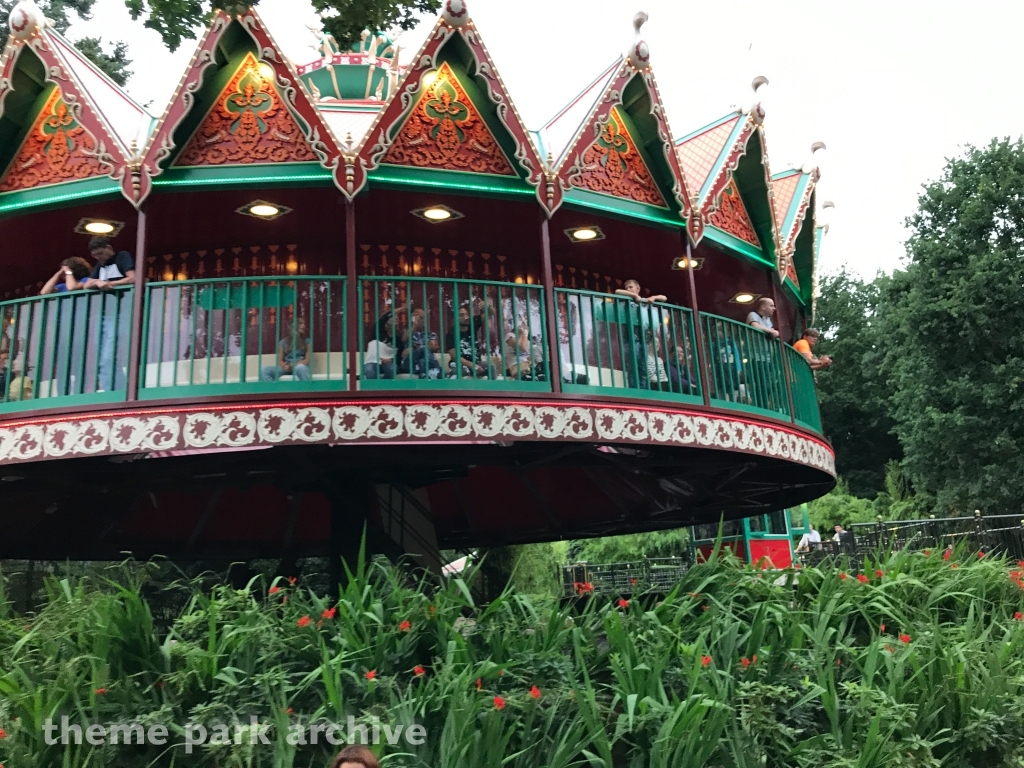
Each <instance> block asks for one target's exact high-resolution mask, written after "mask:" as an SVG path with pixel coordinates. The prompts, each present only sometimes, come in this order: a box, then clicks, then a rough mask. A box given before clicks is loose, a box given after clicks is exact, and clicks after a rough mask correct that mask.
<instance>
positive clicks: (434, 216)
mask: <svg viewBox="0 0 1024 768" xmlns="http://www.w3.org/2000/svg"><path fill="white" fill-rule="evenodd" d="M423 216H424V217H425V218H428V219H430V220H431V221H444V220H445V219H450V218H451V217H452V212H451V211H449V210H448V209H447V208H427V209H426V210H425V211H424V212H423Z"/></svg>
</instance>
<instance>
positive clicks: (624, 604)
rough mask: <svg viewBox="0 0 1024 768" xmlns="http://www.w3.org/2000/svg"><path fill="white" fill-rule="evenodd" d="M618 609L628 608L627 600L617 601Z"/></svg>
mask: <svg viewBox="0 0 1024 768" xmlns="http://www.w3.org/2000/svg"><path fill="white" fill-rule="evenodd" d="M619 608H629V600H623V599H621V598H620V599H619Z"/></svg>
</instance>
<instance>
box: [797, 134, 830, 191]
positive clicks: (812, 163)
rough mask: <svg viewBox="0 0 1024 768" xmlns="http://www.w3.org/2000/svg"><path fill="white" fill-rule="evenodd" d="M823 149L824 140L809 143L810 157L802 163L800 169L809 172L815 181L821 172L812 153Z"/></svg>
mask: <svg viewBox="0 0 1024 768" xmlns="http://www.w3.org/2000/svg"><path fill="white" fill-rule="evenodd" d="M823 149H825V142H823V141H816V142H814V143H813V144H811V159H810V160H808V161H807V162H806V163H804V167H803V168H802V169H801V170H802V171H803V172H804V173H809V174H810V175H811V176H813V177H814V180H815V181H817V180H818V179H819V178H820V177H821V172H820V171H819V170H818V163H817V161H816V160H815V159H814V155H815V154H817V153H818V152H819V151H820V150H823Z"/></svg>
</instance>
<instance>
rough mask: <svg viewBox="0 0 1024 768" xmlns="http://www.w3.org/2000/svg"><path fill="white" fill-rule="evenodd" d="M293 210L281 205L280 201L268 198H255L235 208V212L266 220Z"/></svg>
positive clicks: (276, 217)
mask: <svg viewBox="0 0 1024 768" xmlns="http://www.w3.org/2000/svg"><path fill="white" fill-rule="evenodd" d="M291 212H292V209H291V208H288V207H287V206H284V205H280V204H279V203H270V202H267V201H266V200H253V201H252V202H251V203H246V204H245V205H243V206H242V207H241V208H236V209H235V213H240V214H242V215H243V216H252V217H253V218H257V219H263V220H264V221H272V220H274V219H278V218H280V217H282V216H284V215H285V214H286V213H291Z"/></svg>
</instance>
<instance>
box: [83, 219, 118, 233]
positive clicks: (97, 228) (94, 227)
mask: <svg viewBox="0 0 1024 768" xmlns="http://www.w3.org/2000/svg"><path fill="white" fill-rule="evenodd" d="M85 231H86V232H88V233H89V234H90V235H109V234H110V233H111V232H113V231H114V225H113V224H111V223H110V222H109V221H90V222H89V223H88V224H86V225H85Z"/></svg>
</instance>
